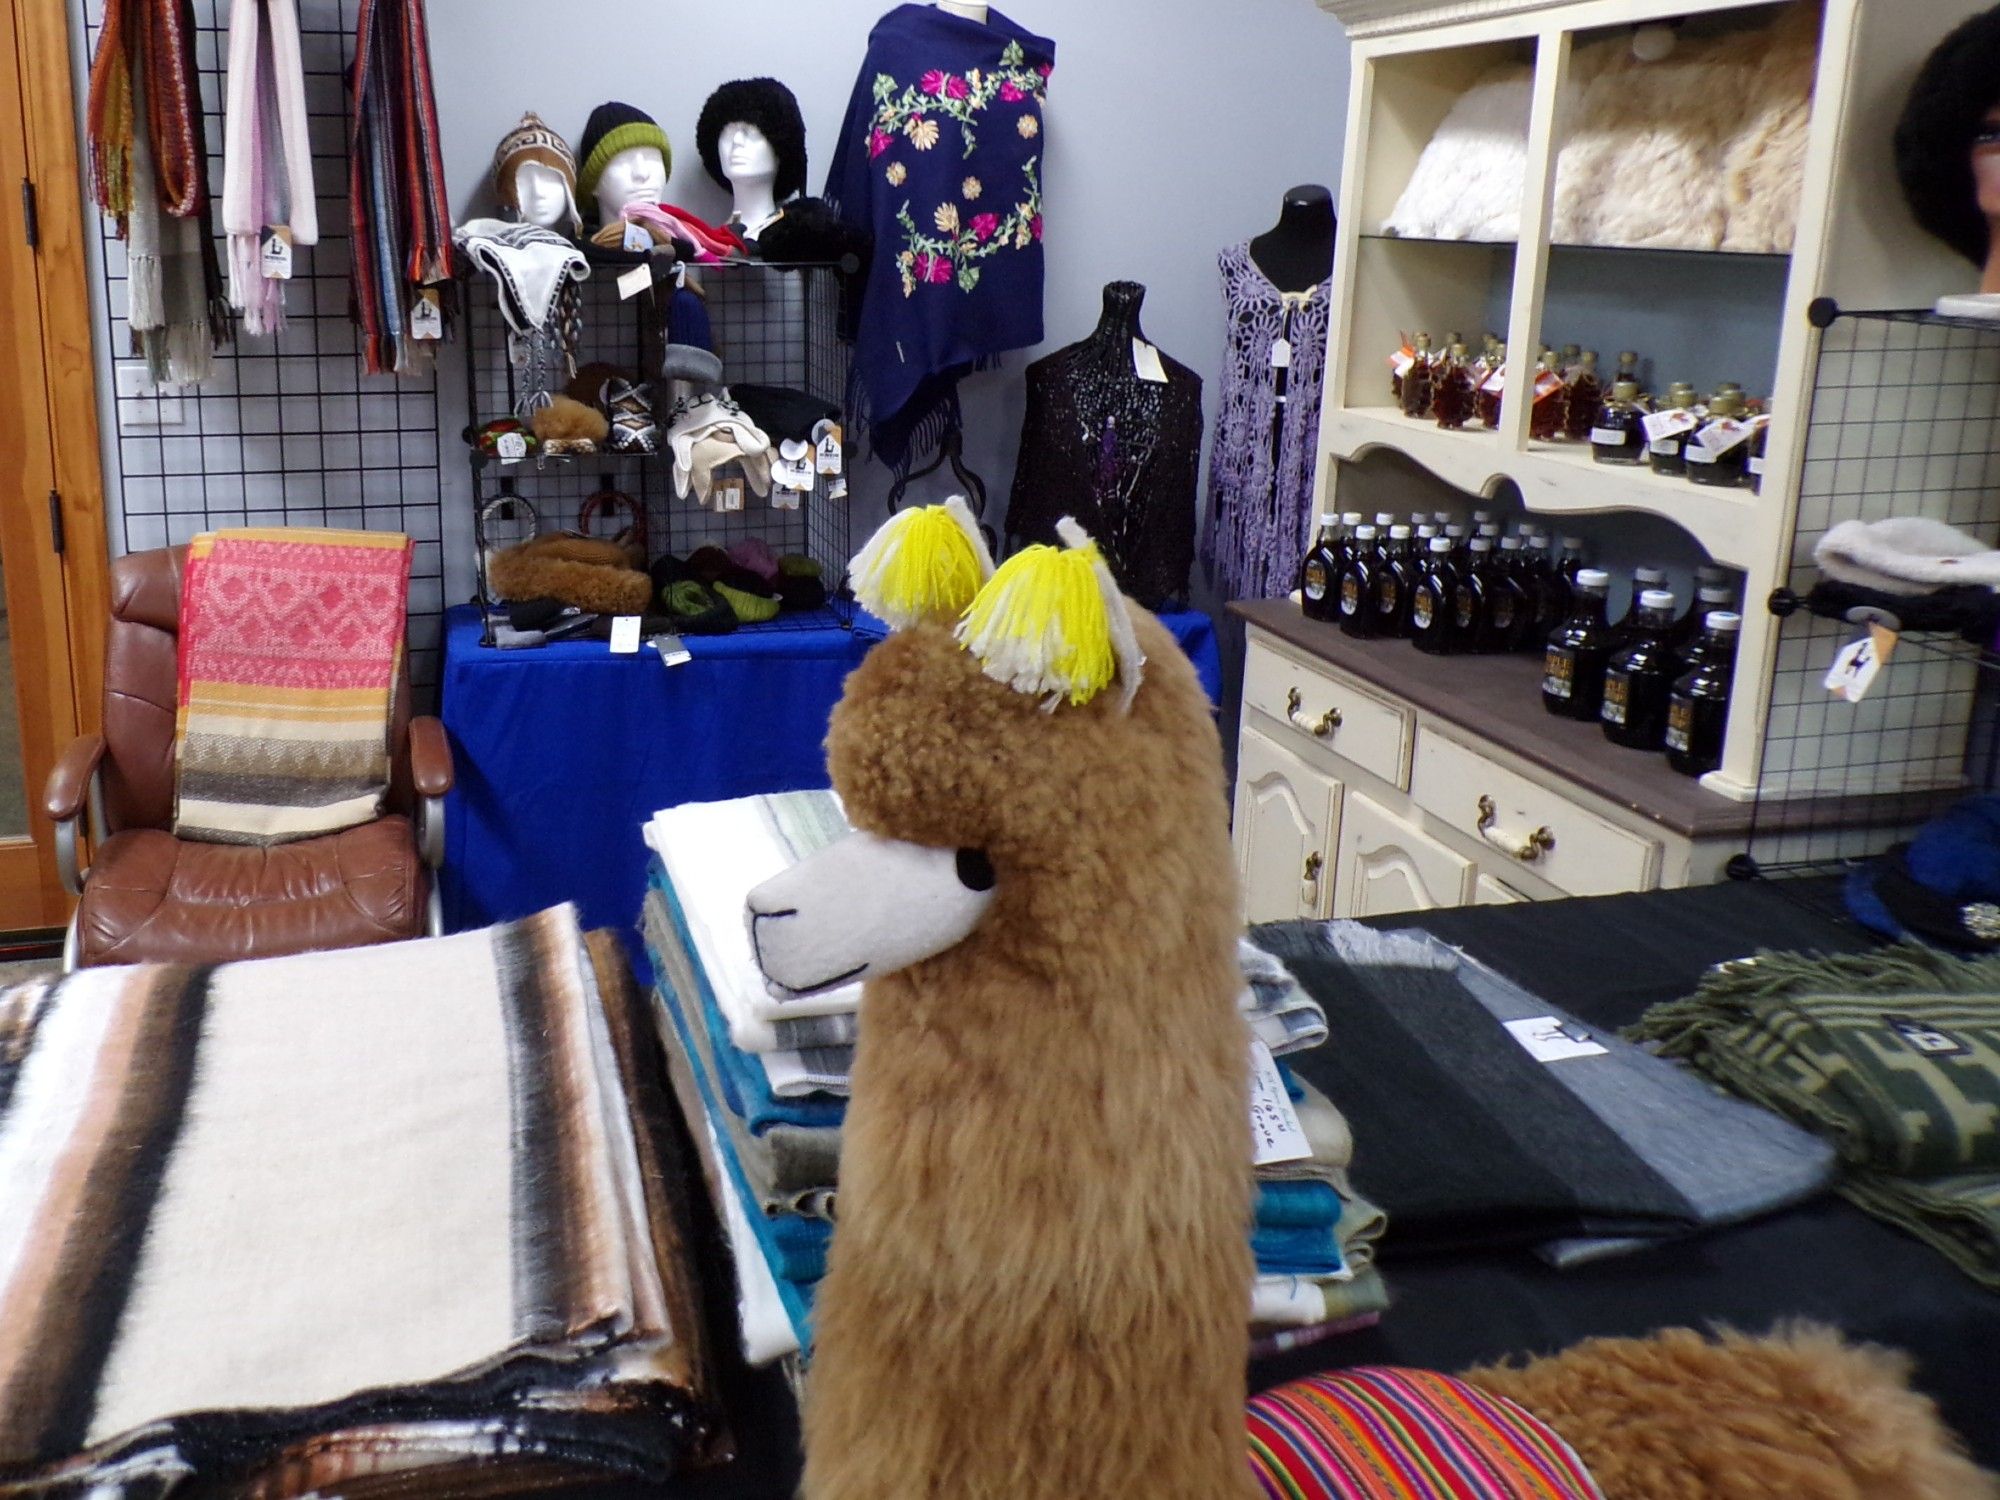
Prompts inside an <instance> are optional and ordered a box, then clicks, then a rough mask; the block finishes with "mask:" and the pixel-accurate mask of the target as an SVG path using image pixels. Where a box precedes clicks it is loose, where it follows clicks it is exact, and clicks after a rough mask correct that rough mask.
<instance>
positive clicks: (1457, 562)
mask: <svg viewBox="0 0 2000 1500" xmlns="http://www.w3.org/2000/svg"><path fill="white" fill-rule="evenodd" d="M1444 535H1445V540H1446V541H1448V542H1450V543H1451V565H1452V566H1453V567H1454V568H1462V567H1464V566H1465V564H1466V559H1467V557H1468V555H1469V554H1468V553H1467V551H1466V548H1465V544H1466V542H1467V540H1468V539H1469V538H1470V537H1471V535H1472V533H1471V531H1470V530H1469V529H1468V528H1467V527H1466V524H1465V522H1463V521H1453V522H1452V523H1451V524H1450V525H1449V526H1447V527H1445V529H1444Z"/></svg>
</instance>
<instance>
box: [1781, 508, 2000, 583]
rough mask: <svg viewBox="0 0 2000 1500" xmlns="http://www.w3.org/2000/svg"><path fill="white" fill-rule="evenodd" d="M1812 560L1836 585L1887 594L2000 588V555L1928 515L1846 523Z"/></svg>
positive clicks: (1823, 540)
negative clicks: (1954, 587) (1948, 588)
mask: <svg viewBox="0 0 2000 1500" xmlns="http://www.w3.org/2000/svg"><path fill="white" fill-rule="evenodd" d="M1813 561H1814V562H1816V563H1818V564H1819V570H1820V572H1822V573H1824V574H1825V575H1826V576H1827V577H1828V578H1831V579H1834V580H1835V581H1836V582H1839V583H1854V584H1859V585H1861V586H1862V587H1863V588H1871V589H1880V590H1881V591H1882V592H1883V593H1887V594H1928V593H1930V592H1931V591H1932V590H1933V589H1941V588H1944V587H1946V586H1947V585H1949V584H1974V585H1978V586H1980V587H1984V588H1989V589H2000V551H1994V550H1992V549H1989V548H1988V547H1987V546H1986V544H1985V543H1984V542H1982V541H1980V540H1979V539H1978V538H1977V537H1973V536H1968V535H1966V533H1964V532H1963V531H1960V530H1959V529H1958V528H1957V527H1956V526H1950V525H1947V524H1946V523H1945V522H1943V521H1933V520H1931V519H1930V518H1929V517H1927V516H1891V517H1890V518H1889V519H1888V520H1886V521H1842V522H1841V523H1840V524H1839V525H1837V526H1835V527H1833V528H1832V529H1831V530H1829V531H1828V532H1827V534H1826V535H1825V536H1823V537H1821V538H1820V539H1819V545H1818V546H1817V547H1815V548H1813Z"/></svg>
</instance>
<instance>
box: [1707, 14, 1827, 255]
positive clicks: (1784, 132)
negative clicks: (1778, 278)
mask: <svg viewBox="0 0 2000 1500" xmlns="http://www.w3.org/2000/svg"><path fill="white" fill-rule="evenodd" d="M1819 29H1820V7H1819V6H1818V5H1816V4H1808V3H1805V0H1798V3H1795V4H1792V5H1787V6H1785V7H1784V8H1783V9H1782V10H1781V11H1780V12H1779V15H1778V19H1777V21H1776V22H1775V23H1773V25H1772V27H1771V30H1770V34H1769V40H1768V42H1767V43H1766V45H1765V46H1764V48H1763V49H1762V55H1761V56H1760V57H1759V58H1758V60H1757V65H1756V67H1755V69H1754V70H1753V73H1752V78H1751V83H1750V109H1749V111H1748V113H1747V114H1746V115H1745V116H1744V118H1743V122H1742V127H1741V129H1740V130H1739V131H1738V133H1737V134H1736V136H1735V137H1734V138H1733V139H1732V140H1731V141H1730V142H1729V144H1728V147H1727V149H1726V150H1725V151H1724V152H1723V157H1722V192H1723V206H1724V211H1725V213H1726V214H1727V222H1726V224H1725V227H1724V229H1723V233H1722V248H1723V249H1725V250H1736V251H1742V252H1745V253H1749V254H1760V255H1761V254H1773V253H1776V254H1788V253H1790V251H1791V248H1792V240H1793V238H1794V237H1795V235H1796V233H1797V231H1798V224H1799V188H1800V184H1802V183H1803V182H1804V181H1805V171H1806V127H1807V126H1808V125H1810V124H1811V123H1812V93H1813V73H1814V70H1815V69H1816V68H1817V67H1818V65H1819Z"/></svg>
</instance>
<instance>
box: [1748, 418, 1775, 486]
mask: <svg viewBox="0 0 2000 1500" xmlns="http://www.w3.org/2000/svg"><path fill="white" fill-rule="evenodd" d="M1753 420H1754V422H1755V424H1756V428H1757V430H1756V431H1755V432H1753V433H1751V434H1750V454H1749V457H1747V458H1745V459H1744V460H1743V482H1744V483H1745V484H1747V485H1748V486H1750V492H1751V493H1752V494H1756V495H1761V494H1763V493H1764V445H1765V442H1766V440H1767V439H1768V438H1769V437H1770V435H1771V415H1770V413H1769V412H1758V413H1757V414H1756V416H1755V417H1754V418H1753Z"/></svg>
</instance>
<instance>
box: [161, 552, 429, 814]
mask: <svg viewBox="0 0 2000 1500" xmlns="http://www.w3.org/2000/svg"><path fill="white" fill-rule="evenodd" d="M409 579H410V539H409V538H408V537H406V536H404V535H402V534H401V533H400V532H393V531H322V530H316V529H312V528H306V527H244V528H238V529H232V530H227V531H207V532H203V533H202V534H201V535H200V536H197V537H196V538H195V539H194V541H193V542H191V543H190V544H189V545H188V555H187V576H186V580H185V582H184V583H183V584H182V586H181V618H180V646H179V652H180V659H179V684H178V691H177V694H176V701H175V718H174V832H175V833H176V834H178V835H179V836H180V837H182V838H188V839H201V840H205V841H208V842H211V843H225V844H277V843H285V842H288V841H290V840H293V839H303V838H312V837H314V836H316V835H319V834H324V833H333V832H336V831H337V830H339V829H342V828H351V827H353V826H355V825H356V824H358V823H366V822H369V821H370V820H371V819H373V818H376V817H378V816H380V814H381V811H382V798H383V794H384V793H385V792H386V790H387V789H388V785H389V714H390V709H391V705H392V704H393V702H394V700H395V694H396V676H397V673H398V672H399V671H400V670H401V667H402V659H403V621H404V613H405V609H406V606H407V602H408V594H409Z"/></svg>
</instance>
